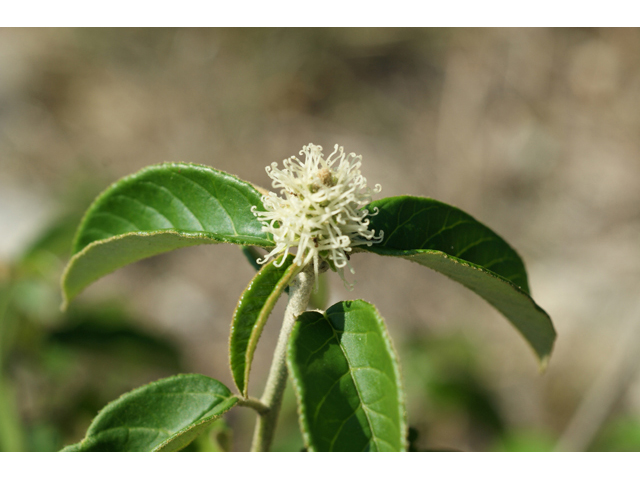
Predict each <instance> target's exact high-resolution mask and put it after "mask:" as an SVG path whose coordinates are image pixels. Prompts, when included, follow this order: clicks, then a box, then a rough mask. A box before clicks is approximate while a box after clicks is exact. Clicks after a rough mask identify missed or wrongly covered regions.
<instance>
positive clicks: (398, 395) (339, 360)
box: [287, 300, 407, 451]
mask: <svg viewBox="0 0 640 480" xmlns="http://www.w3.org/2000/svg"><path fill="white" fill-rule="evenodd" d="M287 361H288V365H289V371H290V372H291V375H292V377H293V384H294V387H295V392H296V396H297V398H298V413H299V416H300V425H301V429H302V432H303V436H304V439H305V443H306V445H307V447H308V448H309V450H312V451H404V450H406V439H407V427H406V419H405V410H404V394H403V391H402V386H401V384H400V371H399V368H398V361H397V359H396V355H395V353H394V350H393V347H392V345H391V341H390V340H389V335H388V334H387V331H386V328H385V326H384V321H383V320H382V317H380V314H379V313H378V311H377V310H376V308H375V307H374V306H373V305H371V304H369V303H367V302H365V301H363V300H354V301H347V302H340V303H336V304H335V305H333V306H331V307H330V308H329V309H328V310H327V311H326V313H324V314H322V313H320V312H305V313H303V314H302V315H301V316H300V317H298V321H297V322H296V325H295V327H294V330H293V333H292V335H291V340H290V343H289V350H288V358H287Z"/></svg>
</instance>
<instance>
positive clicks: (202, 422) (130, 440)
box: [63, 374, 238, 452]
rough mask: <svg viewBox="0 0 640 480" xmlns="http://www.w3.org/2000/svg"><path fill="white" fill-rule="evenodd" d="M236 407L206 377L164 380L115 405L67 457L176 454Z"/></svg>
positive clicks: (221, 387) (68, 449) (127, 395)
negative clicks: (109, 453) (106, 453)
mask: <svg viewBox="0 0 640 480" xmlns="http://www.w3.org/2000/svg"><path fill="white" fill-rule="evenodd" d="M237 402H238V398H237V397H235V396H233V395H232V394H231V392H230V391H229V389H228V388H227V387H225V386H224V385H223V384H222V383H220V382H219V381H217V380H214V379H213V378H209V377H206V376H204V375H199V374H186V375H176V376H174V377H169V378H164V379H162V380H158V381H157V382H153V383H150V384H148V385H145V386H143V387H140V388H137V389H135V390H133V391H131V392H129V393H125V394H124V395H122V396H121V397H120V398H119V399H117V400H115V401H113V402H111V403H110V404H109V405H107V406H106V407H105V408H104V409H103V410H102V411H101V412H100V413H99V414H98V416H97V417H96V418H94V419H93V422H91V425H90V426H89V429H88V430H87V435H86V436H85V438H84V439H83V440H82V441H81V442H79V443H76V444H74V445H70V446H68V447H66V448H65V449H64V450H63V451H66V452H105V451H107V452H150V451H157V452H160V451H177V450H180V449H182V448H184V447H185V446H187V445H188V444H189V443H190V442H191V441H192V440H193V439H194V438H196V437H197V436H198V435H199V434H200V433H201V432H202V431H203V430H205V429H206V427H208V426H209V425H210V424H211V422H213V421H215V420H216V419H217V418H219V417H220V416H221V415H222V414H223V413H225V412H226V411H228V410H229V409H230V408H231V407H233V406H234V405H235V404H236V403H237Z"/></svg>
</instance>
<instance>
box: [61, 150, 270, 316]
mask: <svg viewBox="0 0 640 480" xmlns="http://www.w3.org/2000/svg"><path fill="white" fill-rule="evenodd" d="M260 198H261V195H260V193H258V191H257V190H256V189H255V188H254V187H253V186H252V185H251V184H249V183H246V182H243V181H242V180H240V179H238V178H236V177H234V176H232V175H229V174H228V173H224V172H220V171H218V170H214V169H213V168H210V167H206V166H203V165H193V164H186V163H166V164H162V165H154V166H151V167H147V168H144V169H142V170H140V171H139V172H137V173H134V174H133V175H130V176H128V177H125V178H123V179H122V180H120V181H118V182H116V183H114V184H113V185H111V186H110V187H109V188H108V189H107V190H106V191H105V192H103V193H102V194H101V195H100V196H99V197H98V198H97V199H96V200H95V201H94V203H93V204H92V205H91V207H89V210H88V211H87V213H86V214H85V217H84V219H83V220H82V223H81V224H80V227H79V228H78V232H77V233H76V238H75V242H74V247H73V253H74V255H73V257H72V258H71V261H70V262H69V264H68V265H67V268H66V270H65V272H64V274H63V277H62V290H63V295H64V302H65V305H66V304H67V303H68V302H69V301H70V300H71V299H72V298H73V297H74V296H76V295H77V294H78V293H80V292H81V291H82V290H83V289H84V288H85V287H86V286H88V285H89V284H91V283H92V282H94V281H95V280H97V279H98V278H100V277H102V276H104V275H106V274H108V273H110V272H113V271H114V270H116V269H118V268H120V267H123V266H124V265H127V264H129V263H132V262H135V261H137V260H141V259H143V258H147V257H150V256H153V255H158V254H160V253H164V252H168V251H170V250H175V249H177V248H182V247H188V246H192V245H201V244H207V243H221V242H225V243H235V244H239V245H260V246H267V247H268V246H273V242H272V241H271V239H270V237H269V236H268V235H267V234H266V233H264V232H262V224H261V223H260V221H258V219H257V218H256V217H255V216H254V215H253V213H252V212H251V207H253V206H256V207H257V208H258V209H259V210H262V209H263V206H262V201H261V199H260Z"/></svg>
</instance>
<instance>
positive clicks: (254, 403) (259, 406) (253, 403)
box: [238, 397, 269, 415]
mask: <svg viewBox="0 0 640 480" xmlns="http://www.w3.org/2000/svg"><path fill="white" fill-rule="evenodd" d="M238 406H240V407H249V408H253V409H254V410H255V411H256V412H258V414H260V415H265V414H266V413H267V412H269V407H267V406H266V405H265V404H264V403H262V402H261V401H260V400H258V399H257V398H252V397H249V398H241V397H238Z"/></svg>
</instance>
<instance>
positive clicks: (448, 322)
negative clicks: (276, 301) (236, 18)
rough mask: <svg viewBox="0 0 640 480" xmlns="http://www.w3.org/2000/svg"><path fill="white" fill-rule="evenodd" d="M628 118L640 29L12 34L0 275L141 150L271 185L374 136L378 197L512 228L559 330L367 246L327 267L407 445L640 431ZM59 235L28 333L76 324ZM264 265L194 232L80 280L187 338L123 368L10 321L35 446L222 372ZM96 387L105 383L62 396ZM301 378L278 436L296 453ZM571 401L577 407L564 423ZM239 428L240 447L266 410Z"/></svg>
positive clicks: (0, 179) (12, 371) (144, 157)
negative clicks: (400, 382) (269, 169)
mask: <svg viewBox="0 0 640 480" xmlns="http://www.w3.org/2000/svg"><path fill="white" fill-rule="evenodd" d="M639 133H640V31H639V30H628V29H611V30H609V29H602V30H592V29H584V30H583V29H550V30H547V29H478V30H476V29H184V30H183V29H142V30H135V29H134V30H129V29H127V30H121V29H33V30H32V29H2V30H0V232H1V235H0V275H4V277H5V280H7V279H8V278H9V277H11V275H14V274H12V273H11V272H13V271H14V270H13V269H14V267H12V265H15V264H16V263H17V262H19V259H20V258H21V255H23V253H24V251H25V250H26V249H27V248H28V246H29V245H30V244H31V243H32V242H33V241H34V240H35V239H36V238H38V235H40V234H41V232H42V231H44V230H45V229H46V228H47V227H48V225H50V224H51V222H54V221H55V219H57V218H59V217H60V216H61V215H66V214H67V213H68V212H71V211H73V212H77V213H76V220H75V221H77V215H79V214H80V213H81V212H82V211H83V210H84V209H86V207H87V206H88V205H89V203H90V201H91V200H92V198H93V197H94V196H95V195H96V194H97V193H99V191H100V190H102V189H104V188H105V187H106V186H107V185H108V184H109V183H110V182H112V181H114V180H116V179H118V178H119V177H121V176H124V175H127V174H129V173H133V172H135V171H137V170H138V169H140V168H142V167H144V166H146V165H150V164H155V163H161V162H175V161H183V162H194V163H202V164H206V165H210V166H212V167H215V168H218V169H221V170H225V171H227V172H230V173H233V174H236V175H238V176H239V177H241V178H243V179H245V180H248V181H251V182H253V183H256V184H258V185H261V186H263V187H267V188H268V187H270V184H269V179H268V177H267V175H266V173H265V171H264V167H265V166H266V165H268V164H270V163H271V162H273V161H278V162H280V161H281V160H282V159H284V158H286V157H289V156H291V155H295V154H297V153H298V151H299V150H300V148H301V147H302V146H303V145H305V144H307V143H315V144H320V145H323V146H324V149H325V152H326V151H331V150H332V148H333V145H334V144H336V143H338V144H340V145H343V146H344V147H345V149H346V150H347V151H349V152H351V151H353V152H356V153H358V154H361V155H362V156H363V167H362V170H363V174H364V175H365V176H366V177H367V179H368V180H369V183H371V184H375V183H380V184H382V187H383V191H382V194H381V195H380V196H378V198H380V197H382V196H393V195H399V194H410V195H418V196H429V197H433V198H436V199H438V200H441V201H443V202H446V203H450V204H453V205H455V206H457V207H460V208H462V209H463V210H465V211H467V212H469V213H470V214H471V215H473V216H474V217H475V218H477V219H478V220H480V221H481V222H483V223H485V224H486V225H488V226H489V227H490V228H492V229H493V230H494V231H496V232H497V233H498V234H500V235H502V236H503V237H504V238H505V239H506V240H507V241H508V242H509V243H510V244H511V245H512V246H514V248H515V249H516V250H517V251H518V252H519V253H520V254H521V256H522V257H523V259H524V261H525V263H526V265H527V268H528V272H529V280H530V284H531V288H532V292H533V296H534V298H535V300H536V301H537V302H538V303H539V304H540V305H541V306H542V307H543V308H544V309H545V310H546V311H547V312H548V313H549V314H550V315H551V317H552V319H553V321H554V324H555V326H556V329H557V331H558V340H557V343H556V348H555V351H554V354H553V355H552V357H551V361H550V364H549V368H548V370H547V372H546V373H545V374H543V375H540V374H539V373H538V370H537V366H536V362H535V358H534V356H533V354H532V352H531V351H530V350H529V348H528V347H527V345H526V344H525V342H524V341H523V340H522V339H521V338H520V337H519V335H518V334H517V332H516V331H515V330H514V329H513V328H512V327H511V326H510V325H509V324H508V323H507V322H506V320H505V319H504V318H502V317H501V316H500V314H499V313H497V312H496V311H494V310H493V309H492V308H491V307H490V306H489V305H487V304H486V303H485V302H483V301H482V300H480V299H479V298H478V297H476V296H475V295H474V294H473V293H471V292H469V291H467V290H465V289H464V288H463V287H461V286H459V285H457V284H455V283H454V282H452V281H450V280H448V279H447V278H445V277H443V276H441V275H439V274H436V273H434V272H431V271H429V270H427V269H425V268H424V267H421V266H419V265H415V264H411V263H409V262H405V261H401V260H396V261H394V260H393V259H388V258H380V257H376V256H374V255H358V256H356V257H354V259H353V262H352V263H353V266H354V268H355V270H356V275H355V280H356V282H357V283H356V287H355V289H354V291H352V292H348V291H346V290H345V289H344V287H343V286H342V282H341V281H340V280H339V278H338V277H337V276H336V275H333V276H331V277H330V279H329V281H330V284H331V296H330V303H334V302H335V301H338V300H341V299H348V298H364V299H365V300H368V301H370V302H372V303H375V305H376V306H377V307H378V309H379V310H380V312H381V313H382V315H383V316H384V317H385V318H386V320H387V323H388V328H389V330H390V332H391V335H392V338H393V340H394V343H395V346H396V349H397V350H398V351H399V355H400V360H401V362H402V367H403V372H404V377H405V378H404V381H405V385H406V389H407V395H408V411H409V424H410V425H412V426H413V427H415V429H416V431H417V432H418V434H419V435H418V440H417V445H418V447H419V448H422V449H439V448H445V449H460V450H505V449H506V450H509V449H512V450H517V449H525V450H526V449H529V450H531V449H553V448H557V447H558V441H559V439H561V438H563V441H569V442H574V443H570V445H571V448H578V449H582V448H591V449H640V426H639V425H638V424H637V420H636V419H637V418H638V415H639V414H640V383H639V379H638V378H636V375H635V364H636V363H637V360H640V358H637V357H634V354H635V351H636V350H638V346H640V334H638V330H636V329H635V328H634V327H635V324H636V323H640V310H638V291H639V288H638V287H639V286H640V281H639V280H640V276H639V273H640V243H639V240H640V188H638V180H639V179H640V136H639ZM75 225H77V223H75V224H74V226H75ZM66 248H67V251H66V253H64V252H63V251H62V250H61V253H60V257H59V259H58V260H56V261H55V262H53V263H54V265H53V267H51V273H50V274H49V277H47V278H49V280H50V281H49V280H48V281H49V283H47V285H49V287H45V286H42V285H40V287H35V290H34V291H36V293H35V294H34V293H33V292H32V293H31V294H29V295H31V296H29V295H27V296H26V297H25V298H26V300H23V301H22V303H23V304H24V305H26V306H24V305H23V308H22V310H24V312H27V313H24V312H23V313H22V317H21V318H27V317H28V318H27V320H28V321H30V322H32V323H33V325H35V326H34V327H33V328H32V331H38V332H45V333H39V334H38V335H40V336H39V337H37V338H45V337H46V338H49V337H47V336H46V335H49V334H51V332H57V331H58V330H59V329H61V328H62V329H63V328H66V326H67V325H68V324H69V321H70V320H69V319H68V317H66V316H63V315H62V314H60V313H59V312H58V310H57V305H58V301H59V292H58V290H57V285H56V283H55V282H57V278H59V274H60V272H61V270H62V268H63V266H64V262H65V261H66V259H68V253H69V251H68V250H69V249H70V243H69V245H68V247H66ZM65 255H66V256H65ZM252 275H253V270H252V268H251V266H250V265H249V264H248V263H247V262H246V260H245V259H244V257H243V256H242V254H241V252H240V250H239V249H238V248H237V247H234V246H230V245H216V246H203V247H195V248H190V249H185V250H181V251H176V252H173V253H170V254H167V255H163V256H160V257H157V258H153V259H149V260H146V261H143V262H140V263H138V264H135V265H132V266H129V267H126V268H124V269H122V270H121V271H118V272H116V273H115V274H112V275H110V276H109V277H107V278H104V279H103V280H101V281H99V282H98V283H96V284H94V285H93V286H91V287H90V288H88V289H87V291H86V292H85V293H84V294H83V295H82V296H81V297H80V298H79V299H78V301H77V303H78V304H79V305H80V306H84V307H82V308H87V309H90V308H92V307H91V305H105V304H107V305H116V304H117V305H120V306H121V309H122V311H124V312H126V315H127V316H128V317H130V318H131V320H130V324H131V325H133V327H134V328H135V329H138V330H139V331H141V332H146V333H148V334H149V335H154V336H155V337H157V338H160V339H162V341H166V342H169V343H171V344H172V345H175V348H176V349H177V351H178V352H179V353H178V354H177V355H178V356H179V358H180V361H179V366H176V365H173V366H170V367H166V368H164V369H163V368H160V367H158V368H154V367H145V368H141V369H132V368H130V367H127V366H122V365H120V364H119V363H118V361H117V360H114V358H116V357H117V356H118V354H117V349H116V353H115V354H114V355H112V356H109V355H106V354H105V355H103V356H101V357H100V358H98V359H95V358H93V357H92V360H91V361H89V360H87V358H88V357H86V356H85V355H87V354H86V352H85V353H82V354H74V355H75V356H72V357H69V358H67V357H65V358H67V360H66V362H67V363H65V367H64V368H62V367H60V368H62V370H60V371H58V370H56V368H58V367H50V365H49V364H50V363H51V362H53V363H54V364H55V365H58V364H56V363H55V362H60V360H59V358H58V357H55V355H54V357H55V358H54V359H53V360H51V358H49V357H46V358H42V357H40V356H39V355H41V352H42V351H44V350H42V349H40V350H38V349H35V348H33V347H30V345H31V346H32V345H34V343H33V342H34V340H33V338H32V337H33V335H35V334H18V335H17V337H16V338H17V340H16V341H15V342H16V345H22V346H21V347H19V348H17V352H18V353H13V354H11V355H9V356H8V360H7V361H6V362H5V372H6V376H7V378H8V379H9V380H8V381H10V382H11V385H12V390H11V391H12V392H13V394H14V397H13V398H14V399H15V404H16V405H15V408H16V409H17V411H18V412H19V417H20V419H21V424H22V427H19V426H18V427H16V428H23V433H22V434H20V435H21V436H22V437H21V438H22V440H21V442H22V443H21V445H22V448H24V449H37V448H40V449H57V448H61V447H62V446H63V445H64V444H66V443H70V442H75V441H78V440H79V439H80V438H81V437H82V435H83V431H84V429H85V428H86V426H87V424H88V422H89V421H90V419H91V417H92V416H93V415H94V414H95V407H94V406H93V405H94V404H95V405H98V408H99V406H101V405H103V404H104V402H107V401H109V400H111V399H113V398H115V397H117V396H118V395H119V394H121V393H123V392H124V391H127V390H128V389H130V388H134V387H136V386H138V385H140V384H142V383H144V382H148V381H152V380H155V379H157V378H159V377H161V376H166V375H170V374H172V373H176V371H189V372H200V373H204V374H207V375H211V376H213V377H215V378H217V379H219V380H221V381H222V382H223V383H225V384H227V385H229V386H230V385H232V383H233V382H232V381H231V376H230V373H229V371H228V366H227V346H226V344H227V339H228V329H229V322H230V319H231V314H232V312H233V309H234V307H235V304H236V302H237V298H238V296H239V295H240V293H241V291H242V290H243V288H244V287H245V285H246V284H247V283H248V281H249V280H250V279H251V277H252ZM14 276H15V275H14ZM54 278H55V281H53V280H51V279H54ZM348 278H351V277H349V276H348ZM41 283H42V282H41ZM45 283H46V282H45ZM38 288H39V289H40V290H38ZM27 290H28V288H27ZM38 292H39V293H38ZM18 303H20V302H18ZM30 308H31V309H32V310H38V312H39V313H38V312H37V313H29V312H30V310H29V309H30ZM78 308H80V307H78ZM119 308H120V307H119ZM279 308H280V309H279V310H277V311H276V312H275V315H274V316H273V317H272V318H271V320H270V323H269V325H268V326H267V329H266V330H265V334H264V337H263V339H262V341H261V344H260V346H259V348H258V352H257V354H256V361H255V362H254V367H253V370H252V380H253V386H252V389H251V392H252V394H253V395H259V393H260V392H261V386H262V383H261V382H263V381H264V376H265V373H266V371H267V369H268V365H269V363H270V348H272V346H273V345H274V344H275V335H276V332H277V328H278V323H279V316H280V314H281V312H282V305H280V307H279ZM17 310H20V309H19V308H18V309H17ZM22 310H21V311H22ZM27 320H24V321H25V322H26V321H27ZM133 327H132V328H133ZM16 328H19V327H16ZM57 329H58V330H57ZM29 335H31V336H29ZM155 337H154V338H155ZM56 338H57V337H56ZM20 341H21V342H22V344H20ZM42 342H44V343H43V344H42V345H45V344H46V345H50V342H49V340H42ZM47 342H49V343H47ZM38 345H40V344H38ZM43 348H44V347H43ZM47 348H48V347H47ZM56 348H58V350H57V351H58V353H59V351H60V347H56ZM65 348H66V347H65ZM118 348H125V347H118ZM35 350H38V351H35ZM74 351H75V350H74ZM56 355H57V354H56ZM64 355H66V354H62V356H64ZM47 362H49V363H47ZM151 364H152V363H151ZM48 365H49V366H48ZM51 368H53V371H54V373H51V372H50V370H51ZM65 369H66V370H65ZM174 370H175V371H174ZM55 372H57V373H55ZM61 372H62V373H61ZM65 372H66V373H65ZM112 377H113V378H112ZM106 378H112V380H109V382H110V383H109V385H110V387H109V389H107V390H106V391H104V390H100V388H102V387H103V386H104V385H102V384H104V383H105V381H106V380H105V379H106ZM607 379H608V380H607ZM596 381H600V382H601V383H600V384H599V385H600V386H599V387H596V388H595V389H592V391H591V394H588V392H589V389H590V388H591V387H592V386H593V385H594V382H596ZM607 381H609V382H610V383H609V384H607V383H606V382H607ZM91 382H93V383H95V384H96V385H95V386H94V390H92V391H93V394H92V395H93V397H92V398H94V397H95V398H97V400H95V401H94V402H93V403H91V402H90V405H91V407H87V408H85V409H84V410H82V409H81V408H80V409H79V410H69V408H70V407H69V405H71V404H75V403H74V402H75V401H76V400H77V398H78V395H79V393H78V392H79V391H80V390H82V388H84V387H82V385H85V384H88V383H91ZM107 383H108V382H107ZM101 385H102V386H101ZM594 392H595V394H594ZM598 392H600V394H599V395H598ZM603 392H604V394H606V395H604V394H603ZM290 394H291V392H289V394H288V397H287V398H288V400H287V402H288V403H287V406H286V408H287V409H288V410H287V411H286V412H285V413H284V414H283V420H282V429H281V432H280V433H279V436H278V442H279V443H278V444H277V446H276V447H277V448H291V449H299V448H300V447H301V446H302V441H301V439H300V438H299V434H297V433H296V429H297V426H296V423H295V422H296V420H295V410H294V400H293V398H292V395H290ZM74 399H76V400H74ZM585 399H586V400H585ZM101 402H102V403H101ZM580 405H582V406H583V407H582V408H583V409H585V408H586V411H587V413H586V414H585V415H584V418H586V419H587V421H586V423H585V421H584V419H583V421H582V423H580V425H581V427H575V428H578V430H575V431H580V432H582V433H580V434H579V435H577V434H575V433H574V434H571V433H570V432H567V428H568V426H569V422H570V420H571V418H572V417H573V415H574V413H575V412H576V410H577V409H578V407H579V406H580ZM585 405H587V406H585ZM589 405H590V406H589ZM60 412H64V415H62V417H64V419H65V420H64V421H65V422H66V423H65V424H64V425H63V424H62V423H60V421H59V418H60V415H61V413H60ZM92 412H93V413H92ZM227 423H228V424H229V426H230V428H232V429H233V430H234V433H233V445H234V448H235V449H238V450H246V449H247V448H248V447H249V442H250V434H251V433H252V429H253V414H252V412H251V411H248V410H245V409H236V410H235V411H233V412H232V413H231V414H230V415H229V416H228V419H227ZM43 425H44V426H43ZM585 425H586V426H585ZM572 428H574V427H572ZM579 428H583V430H579ZM585 429H586V430H585ZM34 432H35V433H34ZM43 432H44V433H43ZM16 435H18V434H16ZM572 435H573V436H572ZM576 435H577V436H578V437H579V438H581V439H582V440H581V442H582V444H580V442H578V443H577V444H576V443H575V437H576ZM563 436H564V437H563ZM567 436H569V437H570V438H569V440H567ZM34 438H35V440H34ZM43 439H44V440H43ZM38 442H39V443H38ZM616 442H617V443H616Z"/></svg>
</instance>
